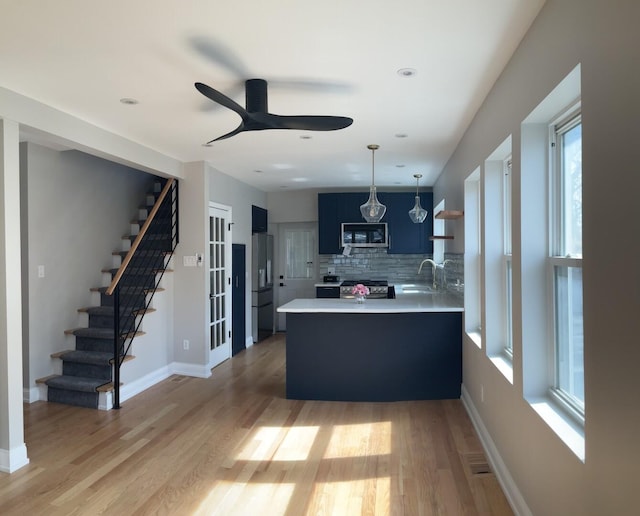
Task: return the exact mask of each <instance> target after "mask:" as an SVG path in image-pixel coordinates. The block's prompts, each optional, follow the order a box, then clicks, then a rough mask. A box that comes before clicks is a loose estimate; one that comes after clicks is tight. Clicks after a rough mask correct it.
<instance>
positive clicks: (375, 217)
mask: <svg viewBox="0 0 640 516" xmlns="http://www.w3.org/2000/svg"><path fill="white" fill-rule="evenodd" d="M386 211H387V207H386V206H385V205H384V204H381V203H380V201H379V200H378V196H377V195H376V187H375V186H373V185H372V186H371V188H370V189H369V200H368V201H367V202H366V203H364V204H362V205H360V213H362V217H363V218H364V220H366V221H367V222H380V219H382V217H384V214H385V212H386Z"/></svg>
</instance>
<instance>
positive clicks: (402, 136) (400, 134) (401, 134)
mask: <svg viewBox="0 0 640 516" xmlns="http://www.w3.org/2000/svg"><path fill="white" fill-rule="evenodd" d="M407 136H409V135H408V134H406V133H396V138H406V137H407Z"/></svg>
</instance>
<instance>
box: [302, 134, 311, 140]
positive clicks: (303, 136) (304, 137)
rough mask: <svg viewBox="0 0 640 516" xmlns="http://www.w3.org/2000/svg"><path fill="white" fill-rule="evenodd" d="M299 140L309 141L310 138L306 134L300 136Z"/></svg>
mask: <svg viewBox="0 0 640 516" xmlns="http://www.w3.org/2000/svg"><path fill="white" fill-rule="evenodd" d="M300 139H301V140H310V139H311V136H309V135H308V134H302V135H300Z"/></svg>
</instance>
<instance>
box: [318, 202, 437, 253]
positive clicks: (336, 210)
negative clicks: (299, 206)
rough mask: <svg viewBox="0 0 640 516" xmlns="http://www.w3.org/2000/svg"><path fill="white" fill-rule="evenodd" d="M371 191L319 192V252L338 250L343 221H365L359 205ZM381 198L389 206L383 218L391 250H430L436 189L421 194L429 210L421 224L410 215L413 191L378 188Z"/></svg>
mask: <svg viewBox="0 0 640 516" xmlns="http://www.w3.org/2000/svg"><path fill="white" fill-rule="evenodd" d="M368 198H369V192H346V193H320V194H318V252H319V253H320V254H339V253H341V252H342V248H341V247H340V224H342V223H343V222H364V219H363V218H362V214H361V213H360V205H361V204H364V203H365V202H367V199H368ZM378 199H379V200H380V202H381V203H382V204H384V205H385V206H386V207H387V211H386V213H385V215H384V217H383V218H382V220H381V222H386V223H387V224H388V229H389V236H390V247H389V249H388V251H387V252H388V253H389V254H431V253H432V252H433V242H431V241H430V240H429V237H431V235H432V228H433V213H432V210H433V193H431V192H424V193H421V194H420V202H421V204H422V207H423V208H424V209H425V210H427V211H428V212H429V214H428V215H427V218H426V219H425V221H424V223H422V224H414V223H413V222H411V219H410V218H409V210H410V209H411V208H412V207H413V205H414V201H415V193H413V192H378Z"/></svg>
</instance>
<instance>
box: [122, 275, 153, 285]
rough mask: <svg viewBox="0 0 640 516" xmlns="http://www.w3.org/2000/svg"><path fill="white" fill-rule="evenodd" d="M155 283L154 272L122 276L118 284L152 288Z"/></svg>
mask: <svg viewBox="0 0 640 516" xmlns="http://www.w3.org/2000/svg"><path fill="white" fill-rule="evenodd" d="M155 284H156V275H155V274H147V275H145V276H139V275H135V276H133V275H132V276H128V275H124V276H122V279H121V280H120V286H122V287H131V286H139V287H145V288H153V287H155Z"/></svg>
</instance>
